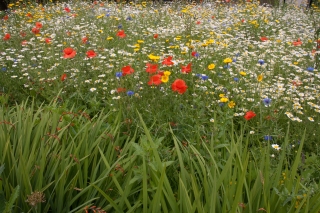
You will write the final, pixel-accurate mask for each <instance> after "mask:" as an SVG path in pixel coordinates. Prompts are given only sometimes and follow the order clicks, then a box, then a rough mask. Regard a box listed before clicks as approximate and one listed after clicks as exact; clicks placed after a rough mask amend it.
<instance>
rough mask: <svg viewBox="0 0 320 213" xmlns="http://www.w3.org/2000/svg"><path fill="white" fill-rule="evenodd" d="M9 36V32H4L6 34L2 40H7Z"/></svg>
mask: <svg viewBox="0 0 320 213" xmlns="http://www.w3.org/2000/svg"><path fill="white" fill-rule="evenodd" d="M10 38H11V35H10V33H6V34H5V35H4V37H3V40H5V41H7V40H9V39H10Z"/></svg>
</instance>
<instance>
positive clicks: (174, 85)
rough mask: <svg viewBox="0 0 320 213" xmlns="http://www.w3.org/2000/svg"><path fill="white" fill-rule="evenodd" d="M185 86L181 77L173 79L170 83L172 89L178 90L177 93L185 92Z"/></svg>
mask: <svg viewBox="0 0 320 213" xmlns="http://www.w3.org/2000/svg"><path fill="white" fill-rule="evenodd" d="M187 88H188V87H187V85H186V82H185V81H184V80H182V79H177V80H175V81H174V82H173V83H172V85H171V89H172V91H174V92H178V93H179V94H183V93H185V92H186V90H187Z"/></svg>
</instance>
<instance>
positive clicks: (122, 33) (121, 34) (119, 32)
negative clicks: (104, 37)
mask: <svg viewBox="0 0 320 213" xmlns="http://www.w3.org/2000/svg"><path fill="white" fill-rule="evenodd" d="M117 36H118V37H119V38H124V37H126V36H127V35H126V34H125V33H124V30H119V31H118V32H117Z"/></svg>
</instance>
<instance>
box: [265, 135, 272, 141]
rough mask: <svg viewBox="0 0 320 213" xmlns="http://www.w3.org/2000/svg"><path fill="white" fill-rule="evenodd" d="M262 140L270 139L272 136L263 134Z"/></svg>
mask: <svg viewBox="0 0 320 213" xmlns="http://www.w3.org/2000/svg"><path fill="white" fill-rule="evenodd" d="M264 140H265V141H272V136H270V135H265V136H264Z"/></svg>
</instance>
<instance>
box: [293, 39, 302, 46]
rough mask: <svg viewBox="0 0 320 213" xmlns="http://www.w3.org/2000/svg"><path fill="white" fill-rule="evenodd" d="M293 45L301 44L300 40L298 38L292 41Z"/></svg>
mask: <svg viewBox="0 0 320 213" xmlns="http://www.w3.org/2000/svg"><path fill="white" fill-rule="evenodd" d="M292 44H293V46H301V44H302V41H301V40H300V38H298V39H297V41H294V42H292Z"/></svg>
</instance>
